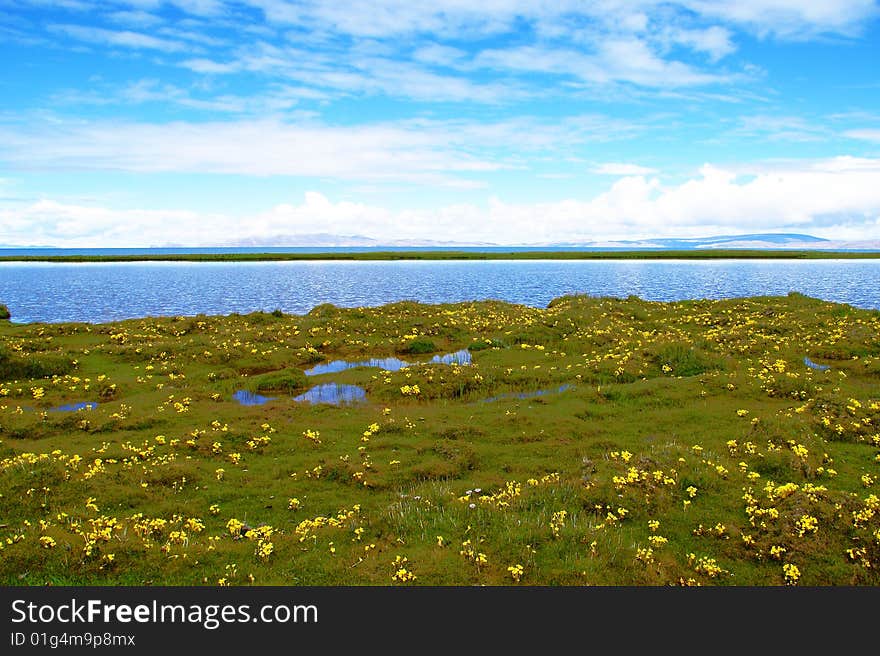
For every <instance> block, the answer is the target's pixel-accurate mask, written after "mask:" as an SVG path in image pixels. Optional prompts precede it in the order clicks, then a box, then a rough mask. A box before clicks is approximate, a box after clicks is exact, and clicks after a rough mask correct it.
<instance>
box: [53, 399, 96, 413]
mask: <svg viewBox="0 0 880 656" xmlns="http://www.w3.org/2000/svg"><path fill="white" fill-rule="evenodd" d="M97 407H98V404H97V403H95V402H94V401H85V402H83V403H68V404H66V405H59V406H56V407H54V408H52V412H76V411H77V410H94V409H95V408H97Z"/></svg>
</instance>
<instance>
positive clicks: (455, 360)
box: [305, 349, 471, 376]
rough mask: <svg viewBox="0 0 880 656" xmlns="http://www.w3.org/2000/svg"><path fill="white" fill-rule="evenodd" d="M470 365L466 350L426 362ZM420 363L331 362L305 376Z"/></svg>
mask: <svg viewBox="0 0 880 656" xmlns="http://www.w3.org/2000/svg"><path fill="white" fill-rule="evenodd" d="M470 363H471V353H470V351H468V350H466V349H462V350H461V351H456V352H455V353H447V354H446V355H435V356H434V357H433V358H431V359H430V360H428V362H427V364H457V365H468V364H470ZM417 364H423V363H421V362H407V361H406V360H401V359H400V358H395V357H390V358H370V359H369V360H360V361H357V362H352V361H350V360H333V362H327V363H326V364H319V365H315V366H314V367H312V368H311V369H306V372H305V374H306V376H320V375H322V374H338V373H339V372H340V371H345V370H346V369H354V368H356V367H376V368H378V369H382V370H383V371H400V370H401V369H404V368H405V367H412V366H414V365H417Z"/></svg>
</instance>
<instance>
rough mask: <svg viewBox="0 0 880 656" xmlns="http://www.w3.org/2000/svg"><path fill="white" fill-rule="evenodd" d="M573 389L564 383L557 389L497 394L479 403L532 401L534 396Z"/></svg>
mask: <svg viewBox="0 0 880 656" xmlns="http://www.w3.org/2000/svg"><path fill="white" fill-rule="evenodd" d="M573 387H574V385H570V384H569V383H565V384H564V385H560V386H559V387H558V388H557V389H555V390H552V389H542V390H537V391H535V392H509V393H507V394H499V395H498V396H490V397H489V398H488V399H481V400H480V403H491V402H493V401H501V400H502V399H519V400H523V399H532V398H535V397H536V396H545V395H547V394H559V393H560V392H565V391H567V390H570V389H572V388H573Z"/></svg>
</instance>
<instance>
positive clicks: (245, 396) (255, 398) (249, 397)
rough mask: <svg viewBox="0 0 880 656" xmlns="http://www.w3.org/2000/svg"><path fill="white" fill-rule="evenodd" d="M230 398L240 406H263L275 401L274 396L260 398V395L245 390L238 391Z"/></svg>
mask: <svg viewBox="0 0 880 656" xmlns="http://www.w3.org/2000/svg"><path fill="white" fill-rule="evenodd" d="M232 398H233V399H235V400H236V401H238V402H239V403H240V404H241V405H263V404H264V403H266V402H268V401H274V400H275V397H274V396H262V395H260V394H255V393H254V392H248V391H247V390H238V391H237V392H236V393H235V394H233V395H232Z"/></svg>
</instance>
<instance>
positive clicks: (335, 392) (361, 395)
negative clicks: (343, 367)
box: [293, 383, 367, 405]
mask: <svg viewBox="0 0 880 656" xmlns="http://www.w3.org/2000/svg"><path fill="white" fill-rule="evenodd" d="M293 400H294V401H300V402H302V401H307V402H308V403H330V404H333V405H342V404H348V403H358V402H361V401H366V400H367V393H366V392H365V391H364V389H363V388H362V387H358V386H357V385H339V384H337V383H327V384H325V385H316V386H315V387H313V388H312V389H310V390H309V391H308V392H305V393H303V394H300V395H299V396H295V397H293Z"/></svg>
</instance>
